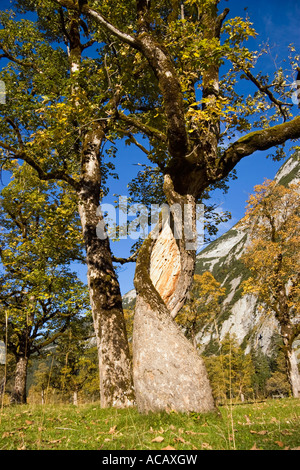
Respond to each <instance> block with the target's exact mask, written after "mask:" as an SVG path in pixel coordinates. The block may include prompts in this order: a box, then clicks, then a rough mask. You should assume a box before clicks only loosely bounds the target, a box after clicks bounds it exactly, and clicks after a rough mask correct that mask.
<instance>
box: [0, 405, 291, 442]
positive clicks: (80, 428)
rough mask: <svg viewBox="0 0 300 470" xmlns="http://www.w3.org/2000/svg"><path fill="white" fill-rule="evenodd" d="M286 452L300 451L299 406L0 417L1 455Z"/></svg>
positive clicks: (8, 413) (46, 409)
mask: <svg viewBox="0 0 300 470" xmlns="http://www.w3.org/2000/svg"><path fill="white" fill-rule="evenodd" d="M168 446H170V447H172V448H174V449H176V450H196V449H197V450H204V449H207V450H210V449H212V450H234V449H236V450H250V449H262V450H285V449H294V448H297V447H298V448H300V400H298V399H281V400H277V399H275V400H268V401H265V402H260V403H254V404H241V405H235V406H232V407H230V406H222V407H220V408H219V413H218V414H206V415H198V414H189V415H184V414H177V413H169V414H167V413H159V414H149V415H147V416H145V415H140V414H139V413H138V412H137V410H136V409H135V408H132V409H126V410H117V409H101V408H100V407H99V406H98V405H96V404H88V405H80V406H78V407H75V406H72V405H43V406H42V405H24V406H23V405H19V406H7V407H4V408H3V409H2V410H1V411H0V450H25V449H26V450H101V449H102V450H131V449H135V450H155V449H157V450H161V449H164V448H165V447H168Z"/></svg>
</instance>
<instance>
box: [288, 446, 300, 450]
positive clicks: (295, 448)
mask: <svg viewBox="0 0 300 470" xmlns="http://www.w3.org/2000/svg"><path fill="white" fill-rule="evenodd" d="M290 450H300V446H299V447H292V448H291V449H290Z"/></svg>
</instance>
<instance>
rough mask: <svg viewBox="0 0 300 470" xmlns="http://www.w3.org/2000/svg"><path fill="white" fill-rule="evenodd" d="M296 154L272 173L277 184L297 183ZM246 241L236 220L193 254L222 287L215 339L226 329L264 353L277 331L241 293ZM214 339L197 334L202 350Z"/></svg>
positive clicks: (209, 334)
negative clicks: (220, 311) (224, 296)
mask: <svg viewBox="0 0 300 470" xmlns="http://www.w3.org/2000/svg"><path fill="white" fill-rule="evenodd" d="M299 155H300V154H299V153H295V154H294V155H292V156H291V157H290V158H289V159H288V160H287V161H286V162H285V163H284V164H283V165H282V167H281V168H280V169H279V171H278V172H277V174H276V176H275V180H276V181H277V182H278V183H279V184H283V185H288V184H289V183H291V182H293V183H297V182H300V158H299ZM249 241H250V236H249V231H247V229H245V228H243V227H242V226H241V225H240V223H239V224H238V226H237V225H235V226H234V227H233V228H232V229H230V230H228V232H226V233H225V234H224V235H222V236H221V237H220V238H218V239H217V240H215V241H214V242H212V243H211V244H210V245H209V246H208V247H206V248H205V249H204V250H203V251H202V252H201V253H200V254H199V255H198V256H197V263H196V273H197V274H201V273H203V272H204V271H210V272H211V273H212V274H213V275H214V277H215V278H216V279H217V280H218V281H219V282H221V284H222V286H223V287H225V288H226V298H225V300H224V301H223V303H222V314H221V315H220V317H219V318H218V335H219V338H220V339H221V340H222V339H223V338H224V336H225V335H226V333H228V332H230V333H231V334H235V335H236V337H237V340H238V342H239V343H240V344H244V347H245V349H246V352H249V350H250V349H251V347H257V346H258V345H259V346H260V347H261V348H262V351H263V352H264V353H268V352H270V349H271V348H272V337H273V336H274V333H275V332H276V331H277V321H276V320H275V318H274V317H272V316H268V318H267V319H266V318H265V316H263V309H262V306H261V305H259V303H258V301H257V298H256V297H255V296H253V295H246V296H242V295H241V294H242V287H241V284H242V282H243V281H244V280H245V279H246V278H247V277H248V275H249V272H248V271H247V269H246V268H245V266H244V265H243V263H242V262H241V261H240V257H241V255H242V253H243V252H244V251H245V249H246V247H247V245H248V243H249ZM263 317H264V318H263ZM262 320H263V321H262ZM214 339H216V332H215V331H210V330H204V331H202V332H201V333H199V335H198V341H199V343H200V344H201V346H202V350H203V349H205V347H208V345H209V343H210V341H212V340H214Z"/></svg>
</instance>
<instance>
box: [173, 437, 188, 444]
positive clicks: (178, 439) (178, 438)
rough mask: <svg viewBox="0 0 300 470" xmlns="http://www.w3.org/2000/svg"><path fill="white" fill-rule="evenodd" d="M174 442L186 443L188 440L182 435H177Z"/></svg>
mask: <svg viewBox="0 0 300 470" xmlns="http://www.w3.org/2000/svg"><path fill="white" fill-rule="evenodd" d="M174 442H182V443H183V444H185V443H186V441H185V440H184V439H182V437H175V439H174Z"/></svg>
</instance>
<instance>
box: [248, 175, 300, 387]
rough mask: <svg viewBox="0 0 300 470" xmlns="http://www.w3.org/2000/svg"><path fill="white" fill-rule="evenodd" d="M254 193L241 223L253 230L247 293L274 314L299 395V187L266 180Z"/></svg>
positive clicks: (292, 383)
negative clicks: (296, 358) (295, 352)
mask: <svg viewBox="0 0 300 470" xmlns="http://www.w3.org/2000/svg"><path fill="white" fill-rule="evenodd" d="M254 189H255V193H254V194H253V195H252V196H250V198H249V200H248V206H247V212H246V216H245V219H244V220H243V222H242V223H243V224H246V225H247V224H248V225H249V227H250V231H251V232H250V233H251V243H250V245H249V246H248V247H247V249H246V252H245V254H244V255H243V256H242V260H243V261H244V263H245V264H246V266H247V267H248V268H249V269H250V273H251V275H250V277H249V279H247V280H246V281H245V282H244V293H253V294H255V295H257V296H258V298H259V299H260V301H261V302H262V305H263V308H265V309H266V310H267V311H271V312H273V313H274V314H275V317H276V319H277V320H278V323H279V330H280V335H281V338H282V341H283V346H284V348H283V349H284V353H285V358H286V368H287V374H288V378H289V382H290V385H291V388H292V391H293V394H294V396H298V395H299V384H300V380H299V371H298V367H297V363H296V362H295V361H294V360H293V355H292V345H293V342H294V341H295V339H296V338H297V337H298V336H299V334H300V321H299V319H300V282H299V281H300V278H299V272H300V262H299V248H300V236H299V227H300V217H299V207H300V194H299V188H298V185H297V184H290V185H289V186H287V187H285V186H283V185H280V184H278V183H277V182H276V181H272V182H271V181H266V182H265V183H264V184H262V185H258V186H256V187H255V188H254Z"/></svg>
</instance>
